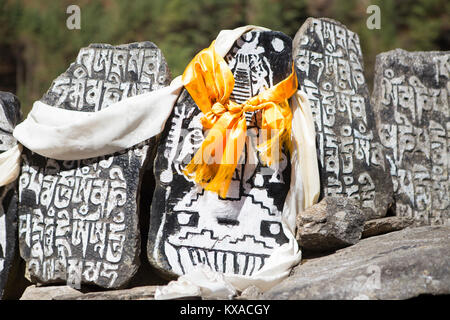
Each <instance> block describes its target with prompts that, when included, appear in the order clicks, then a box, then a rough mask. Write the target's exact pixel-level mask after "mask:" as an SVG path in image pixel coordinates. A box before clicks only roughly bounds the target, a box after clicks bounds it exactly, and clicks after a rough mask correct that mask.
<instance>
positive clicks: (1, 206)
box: [0, 91, 21, 299]
mask: <svg viewBox="0 0 450 320" xmlns="http://www.w3.org/2000/svg"><path fill="white" fill-rule="evenodd" d="M20 119H21V112H20V102H19V100H18V99H17V97H16V96H15V95H13V94H11V93H9V92H2V91H0V153H3V152H5V151H7V150H9V149H10V148H12V147H14V146H15V145H16V143H17V142H16V139H14V137H13V135H12V133H13V130H14V127H15V126H16V125H17V124H18V123H19V122H20ZM17 253H18V248H17V183H16V182H12V183H10V184H8V185H6V186H3V187H0V299H2V298H5V297H6V298H7V296H8V293H5V291H8V288H7V287H13V286H14V285H13V284H12V282H13V281H14V280H17V279H16V276H18V274H17V272H18V270H17V268H18V267H19V266H18V265H19V263H20V262H19V260H18V258H19V257H18V254H17ZM8 282H9V284H8ZM15 285H16V286H19V283H17V282H16V284H15Z"/></svg>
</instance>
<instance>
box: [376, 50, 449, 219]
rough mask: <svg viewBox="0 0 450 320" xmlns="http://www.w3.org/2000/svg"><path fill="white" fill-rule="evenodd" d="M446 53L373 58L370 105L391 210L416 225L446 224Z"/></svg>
mask: <svg viewBox="0 0 450 320" xmlns="http://www.w3.org/2000/svg"><path fill="white" fill-rule="evenodd" d="M449 101H450V51H446V52H437V51H433V52H408V51H405V50H401V49H396V50H392V51H388V52H384V53H381V54H379V55H377V59H376V63H375V80H374V90H373V94H372V105H373V107H374V110H375V114H376V120H377V124H378V131H379V136H380V138H381V142H382V144H383V147H384V148H385V149H386V157H387V159H388V161H389V163H390V170H391V176H392V181H393V185H394V197H395V209H396V215H397V216H399V217H404V218H409V219H413V220H414V222H415V225H430V224H431V225H439V224H445V225H449V224H450V193H449V186H450V108H449Z"/></svg>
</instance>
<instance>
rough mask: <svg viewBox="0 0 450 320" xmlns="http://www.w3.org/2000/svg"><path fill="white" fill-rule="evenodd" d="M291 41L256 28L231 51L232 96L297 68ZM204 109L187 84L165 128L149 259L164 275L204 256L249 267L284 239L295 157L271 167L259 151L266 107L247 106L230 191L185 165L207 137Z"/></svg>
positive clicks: (253, 91) (221, 265)
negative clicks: (193, 177) (206, 183)
mask: <svg viewBox="0 0 450 320" xmlns="http://www.w3.org/2000/svg"><path fill="white" fill-rule="evenodd" d="M291 52H292V41H291V39H290V38H289V37H287V36H286V35H284V34H283V33H281V32H273V31H270V32H269V31H265V32H257V31H252V32H248V33H246V34H244V35H243V36H242V37H241V38H240V39H238V40H237V41H236V42H235V44H234V46H233V47H232V48H231V49H230V51H229V53H228V54H227V55H226V57H225V60H226V61H227V63H228V65H229V67H230V69H231V71H232V72H233V74H234V78H235V86H234V89H233V92H232V95H231V99H232V100H234V101H236V102H239V103H242V102H244V101H246V100H247V99H248V98H250V97H252V96H255V95H257V94H258V93H260V92H262V91H263V90H264V88H265V87H271V86H273V85H275V84H277V83H278V82H280V81H281V80H283V79H285V78H286V77H288V76H289V75H290V73H291V72H292V54H291ZM202 116H203V113H202V112H201V111H200V109H199V108H198V107H197V105H196V104H195V103H194V101H193V100H192V98H191V96H190V95H189V93H188V92H187V91H186V90H185V89H183V91H182V93H181V95H180V97H179V99H178V101H177V103H176V104H175V107H174V109H173V111H172V114H171V116H170V118H169V119H168V121H167V123H166V127H165V130H164V132H163V133H162V135H161V140H160V144H159V146H158V151H157V156H156V159H155V166H154V172H155V180H156V188H155V193H154V197H153V201H152V207H151V215H150V232H149V245H148V252H147V253H148V258H149V261H150V262H151V263H152V264H153V265H154V266H156V267H157V268H158V269H159V270H160V271H162V272H163V273H165V274H166V275H171V276H173V275H175V274H184V273H187V272H188V271H189V270H190V269H192V268H193V267H194V266H195V265H197V264H199V263H203V264H206V265H208V266H210V267H211V268H212V269H213V270H216V271H220V272H224V273H230V274H241V275H251V274H253V273H254V272H255V271H257V270H259V269H260V268H261V267H262V266H263V265H264V263H265V260H266V259H267V257H268V256H269V255H270V254H271V253H272V251H273V250H274V248H276V247H278V246H280V245H282V244H283V243H285V242H287V238H286V236H285V234H284V232H283V230H282V227H281V224H280V220H281V219H280V215H281V212H282V209H283V204H284V200H285V197H286V194H287V192H288V189H289V184H290V171H291V169H290V157H289V154H288V153H286V152H285V151H283V152H282V161H281V162H280V163H279V164H278V165H277V166H274V167H273V168H268V167H266V166H263V165H262V164H261V162H260V161H259V158H258V157H259V154H258V152H257V151H256V142H257V141H258V138H259V135H260V130H259V128H260V127H261V112H260V111H257V112H252V113H247V114H246V119H247V126H248V127H247V128H248V131H247V139H246V144H245V149H244V151H243V157H245V158H244V159H243V158H241V160H242V159H243V161H241V164H238V166H237V168H236V170H235V173H234V177H233V180H232V182H231V185H230V189H229V191H228V194H227V197H226V198H219V196H218V195H217V194H216V193H212V192H209V191H206V192H205V190H203V189H202V188H201V187H200V186H198V185H196V184H195V183H193V182H192V181H189V180H188V179H187V178H186V177H185V176H184V175H183V173H182V170H183V169H184V167H185V166H186V165H187V164H188V163H189V162H190V160H191V159H192V157H193V155H194V154H195V152H196V151H197V150H198V149H199V147H200V145H201V143H202V142H203V140H204V138H205V137H206V133H205V132H204V131H203V128H202V125H201V123H200V118H201V117H202Z"/></svg>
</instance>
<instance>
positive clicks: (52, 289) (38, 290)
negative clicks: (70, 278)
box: [20, 285, 82, 300]
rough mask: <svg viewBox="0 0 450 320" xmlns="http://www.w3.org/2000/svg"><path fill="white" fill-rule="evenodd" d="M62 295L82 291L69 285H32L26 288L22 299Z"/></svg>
mask: <svg viewBox="0 0 450 320" xmlns="http://www.w3.org/2000/svg"><path fill="white" fill-rule="evenodd" d="M62 295H71V296H78V295H82V293H81V292H80V291H78V290H76V289H74V288H72V287H69V286H48V287H37V286H36V285H31V286H29V287H28V288H26V289H25V292H24V293H23V295H22V297H21V298H20V300H53V299H55V298H56V297H59V296H62Z"/></svg>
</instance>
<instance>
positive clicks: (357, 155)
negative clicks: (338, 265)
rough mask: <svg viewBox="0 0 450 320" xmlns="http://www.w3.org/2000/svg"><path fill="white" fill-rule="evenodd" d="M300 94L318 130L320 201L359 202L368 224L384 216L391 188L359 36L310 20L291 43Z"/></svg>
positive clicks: (327, 21) (333, 23)
mask: <svg viewBox="0 0 450 320" xmlns="http://www.w3.org/2000/svg"><path fill="white" fill-rule="evenodd" d="M293 47H294V48H293V55H294V63H295V67H296V70H297V75H298V79H299V88H300V89H302V90H303V91H305V92H306V94H307V95H308V98H309V101H310V103H311V109H312V113H313V117H314V121H315V127H316V140H317V141H316V142H317V148H318V159H319V168H320V180H321V197H324V196H343V197H350V198H354V199H357V200H359V202H360V206H361V209H362V210H363V212H364V213H365V215H366V217H367V218H378V217H383V216H384V215H386V212H387V209H388V206H389V204H390V203H391V202H392V183H391V181H390V178H389V167H388V164H387V162H386V159H385V154H384V150H383V146H382V144H381V143H380V139H379V137H378V133H377V130H376V126H375V119H374V113H373V111H372V109H371V105H370V101H369V91H368V88H367V84H366V81H365V79H364V74H363V72H364V67H363V57H362V52H361V48H360V45H359V38H358V35H357V34H356V33H354V32H352V31H350V30H348V29H347V28H346V27H345V26H344V25H342V24H341V23H339V22H337V21H334V20H331V19H327V18H320V19H316V18H309V19H307V20H306V22H305V23H304V24H303V26H302V27H301V28H300V30H299V31H298V32H297V34H296V36H295V38H294V41H293Z"/></svg>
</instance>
